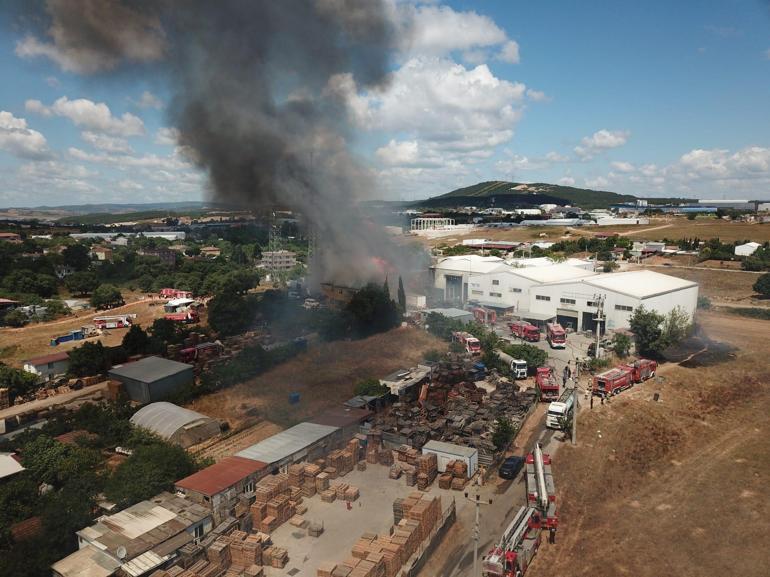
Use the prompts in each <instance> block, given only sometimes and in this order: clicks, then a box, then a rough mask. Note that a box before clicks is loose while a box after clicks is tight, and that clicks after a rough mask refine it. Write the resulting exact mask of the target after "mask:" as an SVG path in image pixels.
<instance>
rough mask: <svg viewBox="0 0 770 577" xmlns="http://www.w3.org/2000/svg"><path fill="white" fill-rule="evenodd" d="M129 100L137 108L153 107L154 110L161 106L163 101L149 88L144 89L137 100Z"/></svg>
mask: <svg viewBox="0 0 770 577" xmlns="http://www.w3.org/2000/svg"><path fill="white" fill-rule="evenodd" d="M131 102H133V103H134V104H136V105H137V106H138V107H139V108H154V109H155V110H160V109H161V108H163V101H162V100H161V99H160V98H158V97H157V96H155V95H154V94H153V93H152V92H150V91H149V90H145V91H144V92H142V95H141V96H140V97H139V99H138V100H131Z"/></svg>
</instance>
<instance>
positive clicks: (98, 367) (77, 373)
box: [69, 341, 112, 377]
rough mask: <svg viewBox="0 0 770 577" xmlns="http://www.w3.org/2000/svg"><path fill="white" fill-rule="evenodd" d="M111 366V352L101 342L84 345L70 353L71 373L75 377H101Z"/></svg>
mask: <svg viewBox="0 0 770 577" xmlns="http://www.w3.org/2000/svg"><path fill="white" fill-rule="evenodd" d="M111 366H112V365H111V356H110V350H109V349H108V348H106V347H105V346H104V345H103V344H102V343H101V341H96V342H95V343H83V344H82V345H80V346H79V347H75V348H74V349H72V350H71V351H70V353H69V373H70V374H71V375H72V376H74V377H90V376H93V375H99V374H102V373H105V372H107V371H108V370H109V368H110V367H111Z"/></svg>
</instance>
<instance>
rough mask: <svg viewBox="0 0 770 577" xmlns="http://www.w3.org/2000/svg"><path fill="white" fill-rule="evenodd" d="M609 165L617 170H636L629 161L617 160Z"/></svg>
mask: <svg viewBox="0 0 770 577" xmlns="http://www.w3.org/2000/svg"><path fill="white" fill-rule="evenodd" d="M610 165H611V166H612V168H614V169H615V170H617V171H618V172H634V170H636V167H635V166H634V165H633V164H631V163H630V162H624V161H617V162H611V163H610Z"/></svg>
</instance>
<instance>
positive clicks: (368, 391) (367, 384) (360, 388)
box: [354, 379, 390, 397]
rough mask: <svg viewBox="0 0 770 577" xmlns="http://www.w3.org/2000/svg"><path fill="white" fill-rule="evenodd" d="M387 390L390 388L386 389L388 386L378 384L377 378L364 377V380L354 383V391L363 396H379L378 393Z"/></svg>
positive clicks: (382, 393) (383, 392) (380, 393)
mask: <svg viewBox="0 0 770 577" xmlns="http://www.w3.org/2000/svg"><path fill="white" fill-rule="evenodd" d="M389 390H390V389H388V387H386V386H385V385H382V384H380V381H379V380H377V379H366V380H365V381H361V382H360V383H358V384H357V385H356V388H355V391H354V392H355V394H356V395H361V396H364V397H366V396H372V397H379V396H380V395H384V394H385V393H387V392H388V391H389Z"/></svg>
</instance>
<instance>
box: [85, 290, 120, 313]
mask: <svg viewBox="0 0 770 577" xmlns="http://www.w3.org/2000/svg"><path fill="white" fill-rule="evenodd" d="M124 303H125V301H124V300H123V295H121V294H120V291H119V290H118V288H117V287H115V286H113V285H109V284H103V285H99V286H98V287H97V288H96V289H94V292H93V294H92V295H91V306H93V307H94V308H95V309H97V310H99V309H111V308H113V307H117V306H121V305H122V304H124Z"/></svg>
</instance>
